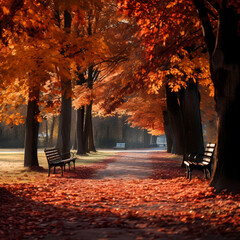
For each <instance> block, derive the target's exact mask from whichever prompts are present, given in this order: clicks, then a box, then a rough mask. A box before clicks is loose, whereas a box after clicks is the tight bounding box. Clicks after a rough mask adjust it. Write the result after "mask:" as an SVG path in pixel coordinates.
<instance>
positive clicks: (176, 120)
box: [166, 86, 184, 155]
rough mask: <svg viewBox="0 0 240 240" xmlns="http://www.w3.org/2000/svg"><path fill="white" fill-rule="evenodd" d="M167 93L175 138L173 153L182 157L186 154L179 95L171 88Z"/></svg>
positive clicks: (170, 120) (167, 87) (169, 115)
mask: <svg viewBox="0 0 240 240" xmlns="http://www.w3.org/2000/svg"><path fill="white" fill-rule="evenodd" d="M166 92H167V109H168V117H169V122H170V124H171V129H172V136H173V147H172V153H174V154H179V155H181V154H183V153H184V131H183V119H182V113H181V109H180V106H179V101H178V98H177V93H175V92H172V91H171V89H170V88H169V86H166Z"/></svg>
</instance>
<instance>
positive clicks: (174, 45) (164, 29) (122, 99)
mask: <svg viewBox="0 0 240 240" xmlns="http://www.w3.org/2000/svg"><path fill="white" fill-rule="evenodd" d="M0 12H1V17H0V44H1V48H0V58H1V64H0V81H1V86H0V87H1V96H0V103H1V121H6V122H7V123H8V124H21V123H23V122H24V119H25V118H24V116H22V115H21V114H20V113H21V111H20V110H21V107H22V106H24V105H26V104H27V106H28V107H27V117H26V143H25V166H33V165H38V161H37V136H38V122H39V121H41V119H42V118H47V117H48V116H49V114H61V116H60V119H61V120H60V124H59V134H58V136H59V138H58V145H59V146H62V148H63V151H64V152H68V151H69V148H70V132H71V131H70V129H71V126H70V123H71V109H72V105H73V106H74V107H75V108H77V109H78V110H77V139H78V153H79V154H80V153H85V152H86V151H89V150H95V148H94V144H93V137H92V136H93V134H92V133H93V129H92V123H91V121H92V111H94V112H95V113H96V114H98V115H100V116H108V115H113V114H115V113H116V112H117V113H118V114H125V115H128V121H129V122H130V123H132V125H133V126H139V127H141V128H145V129H147V130H149V131H150V132H152V133H153V134H160V133H162V132H165V133H166V135H167V141H168V150H169V151H171V152H173V153H177V154H183V155H184V156H185V155H186V154H188V153H191V152H201V151H203V148H204V146H203V145H204V143H203V133H202V120H204V121H207V120H208V121H213V120H214V118H215V117H216V115H215V113H214V111H212V110H211V109H210V107H209V105H211V103H212V102H213V96H214V98H215V102H216V110H217V115H218V120H219V125H218V148H217V160H216V164H215V170H214V176H213V179H212V182H211V185H212V186H214V187H215V188H216V189H217V190H221V189H225V188H227V189H229V190H238V189H239V180H240V179H239V174H238V169H239V161H237V156H238V152H237V143H238V141H236V139H237V137H238V136H239V133H240V128H239V124H238V115H237V113H238V105H239V104H240V102H239V97H238V96H239V93H238V88H239V46H238V42H239V3H238V2H237V1H227V0H222V1H215V0H212V1H210V0H209V1H207V0H187V1H177V0H170V1H162V0H151V1H143V0H141V1H140V0H131V1H130V0H129V1H123V0H118V1H114V0H112V1H104V0H102V1H97V0H88V1H80V0H71V1H57V0H49V1H44V0H35V1H30V0H16V1H13V0H8V1H0ZM201 27H202V29H203V30H204V35H202V30H201ZM229 36H230V37H229ZM17 110H18V111H17ZM201 113H204V116H203V117H202V116H201ZM205 116H207V118H205Z"/></svg>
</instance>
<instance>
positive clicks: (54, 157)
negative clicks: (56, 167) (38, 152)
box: [44, 148, 62, 164]
mask: <svg viewBox="0 0 240 240" xmlns="http://www.w3.org/2000/svg"><path fill="white" fill-rule="evenodd" d="M44 152H45V154H46V157H47V161H48V163H49V164H50V163H52V162H56V161H61V160H62V157H61V155H60V152H59V149H58V148H46V149H45V150H44Z"/></svg>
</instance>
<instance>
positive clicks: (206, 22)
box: [193, 0, 216, 56]
mask: <svg viewBox="0 0 240 240" xmlns="http://www.w3.org/2000/svg"><path fill="white" fill-rule="evenodd" d="M193 2H194V5H195V7H196V8H197V10H198V14H199V18H200V21H201V23H202V28H203V36H204V39H205V43H206V45H207V49H208V53H209V55H210V56H211V55H212V54H213V51H214V49H215V44H216V37H215V35H214V33H213V27H212V24H211V22H210V19H209V17H208V13H207V9H206V7H205V5H204V0H193Z"/></svg>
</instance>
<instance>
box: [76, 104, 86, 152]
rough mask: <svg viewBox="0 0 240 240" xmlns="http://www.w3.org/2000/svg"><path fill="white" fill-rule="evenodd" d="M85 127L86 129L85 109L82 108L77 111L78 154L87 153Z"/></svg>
mask: <svg viewBox="0 0 240 240" xmlns="http://www.w3.org/2000/svg"><path fill="white" fill-rule="evenodd" d="M83 127H84V107H81V108H79V109H78V110H77V154H85V153H86V152H85V150H84V138H83Z"/></svg>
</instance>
